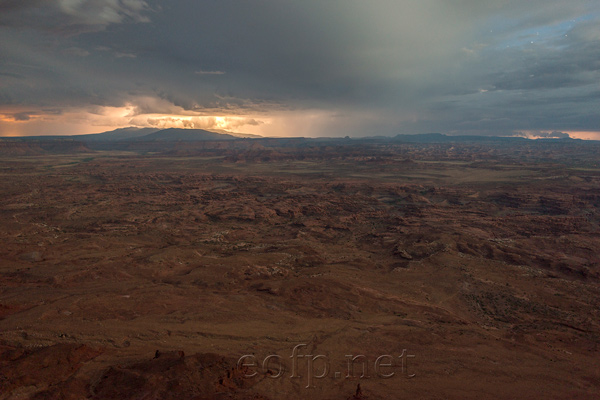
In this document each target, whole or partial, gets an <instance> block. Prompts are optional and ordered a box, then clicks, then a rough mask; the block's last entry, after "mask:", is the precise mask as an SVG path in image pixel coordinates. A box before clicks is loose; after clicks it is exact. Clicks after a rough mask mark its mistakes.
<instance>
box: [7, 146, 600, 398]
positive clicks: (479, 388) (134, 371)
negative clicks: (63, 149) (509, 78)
mask: <svg viewBox="0 0 600 400" xmlns="http://www.w3.org/2000/svg"><path fill="white" fill-rule="evenodd" d="M240 143H242V142H231V144H229V145H227V144H224V143H218V144H214V145H212V146H211V145H210V144H207V143H202V144H195V145H193V146H192V145H190V146H186V145H185V144H184V143H177V144H176V145H174V146H173V147H170V148H169V151H167V152H164V153H156V152H146V151H144V152H140V151H130V150H131V149H128V151H104V150H98V151H89V152H87V153H73V154H70V153H67V154H44V155H37V156H27V157H25V156H19V154H20V153H19V154H16V153H13V154H10V153H6V154H5V155H4V156H2V157H1V158H0V176H1V179H0V193H1V194H2V196H1V197H0V243H2V246H1V250H0V399H11V400H12V399H15V400H16V399H84V398H90V399H307V398H311V399H340V400H341V399H353V398H354V399H359V398H360V399H363V398H364V399H395V398H398V399H401V398H421V399H483V398H485V399H513V398H546V399H566V398H569V399H597V398H599V397H600V368H599V366H600V362H599V361H598V360H600V251H599V249H600V226H599V224H600V161H599V160H598V154H600V152H599V151H598V150H600V149H599V148H598V145H589V146H587V145H585V144H581V143H570V144H568V143H567V144H550V143H548V144H540V143H538V144H535V143H528V144H520V145H518V146H514V145H502V144H485V143H483V144H482V143H478V144H454V145H453V144H410V145H409V144H389V143H387V144H380V145H379V144H376V143H375V144H373V143H371V144H365V145H359V144H347V145H346V144H343V143H336V144H323V145H319V146H313V145H311V146H304V145H303V146H287V147H285V146H284V147H281V148H278V147H274V146H271V145H269V146H267V144H265V143H263V144H262V145H260V144H254V145H252V144H246V145H240ZM247 143H250V142H247ZM140 146H142V145H140ZM78 149H79V150H81V149H80V148H79V147H78ZM19 151H21V150H19ZM244 355H246V356H247V357H246V358H242V360H241V361H240V357H242V356H244ZM269 356H271V357H270V358H269ZM265 360H266V362H265V363H264V366H265V368H263V361H265ZM280 367H282V368H280ZM283 367H285V370H284V371H283Z"/></svg>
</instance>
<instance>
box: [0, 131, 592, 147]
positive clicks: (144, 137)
mask: <svg viewBox="0 0 600 400" xmlns="http://www.w3.org/2000/svg"><path fill="white" fill-rule="evenodd" d="M241 138H246V139H256V140H259V141H269V142H271V141H284V142H285V141H289V140H291V139H296V140H300V141H303V142H311V143H323V142H327V143H340V142H350V141H352V142H354V143H366V142H368V143H382V142H384V143H465V142H467V143H469V142H496V143H519V142H528V141H533V140H531V139H527V138H524V137H518V136H474V135H458V136H448V135H444V134H442V133H422V134H414V135H407V134H400V135H396V136H392V137H390V136H372V137H363V138H352V139H351V138H348V137H346V138H331V137H319V138H266V137H262V136H259V135H253V134H246V133H234V132H227V131H223V130H205V129H181V128H168V129H158V128H136V127H128V128H120V129H115V130H112V131H107V132H102V133H93V134H86V135H70V136H67V135H65V136H26V137H25V136H24V137H10V138H2V137H0V140H12V141H15V140H16V141H51V140H76V141H80V142H83V143H87V144H90V145H94V144H98V145H102V146H107V145H110V143H115V142H119V143H123V144H124V143H131V144H134V143H140V142H148V143H157V142H159V143H161V142H162V143H164V142H169V143H176V142H214V141H231V140H236V139H241ZM542 141H543V142H548V143H549V142H553V143H565V142H574V141H581V139H572V138H562V139H542ZM586 142H587V141H586ZM115 144H116V143H115Z"/></svg>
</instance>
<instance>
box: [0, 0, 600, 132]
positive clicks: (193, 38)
mask: <svg viewBox="0 0 600 400" xmlns="http://www.w3.org/2000/svg"><path fill="white" fill-rule="evenodd" d="M0 53H1V54H2V57H1V58H0V113H2V111H1V110H2V108H4V109H14V110H18V111H15V112H14V119H15V120H18V121H22V122H23V123H27V122H28V121H29V119H30V117H32V116H35V115H40V114H45V113H46V114H48V113H50V114H51V113H54V114H60V113H63V112H68V111H69V110H72V109H75V108H77V109H82V108H85V109H87V110H91V111H92V112H93V110H94V108H95V107H99V106H123V105H127V104H129V105H133V106H135V107H136V108H135V112H134V113H137V114H150V113H157V114H161V113H162V114H169V113H172V112H173V110H175V109H178V110H181V109H183V110H185V111H187V112H189V113H191V114H194V115H195V114H198V115H200V114H206V115H227V114H244V115H257V114H262V115H269V113H290V115H291V113H292V112H294V111H303V110H304V111H306V110H317V111H318V112H321V113H324V115H328V117H327V118H326V120H323V121H321V123H319V124H315V125H314V129H313V130H312V131H308V132H305V133H307V134H327V135H345V134H351V135H370V134H394V133H401V132H403V133H415V132H425V131H438V132H447V133H480V134H481V133H483V134H510V133H511V132H520V131H527V130H530V131H541V132H545V131H548V132H554V131H556V132H569V131H597V130H600V114H599V113H598V112H597V110H598V109H600V3H598V2H594V1H587V0H573V1H571V2H569V3H568V4H567V3H566V2H563V1H557V0H531V1H528V2H523V1H513V0H456V1H451V2H450V1H445V0H402V1H398V0H372V1H368V2H367V1H362V0H328V1H322V0H305V1H292V0H245V1H242V0H237V1H233V0H219V1H197V0H176V1H157V0H155V1H152V0H145V1H143V0H55V1H48V0H45V1H42V0H5V1H0ZM4 114H5V115H6V112H5V113H4ZM133 117H135V116H133ZM294 123H302V120H301V119H300V120H298V119H295V120H294ZM282 134H285V133H284V132H282Z"/></svg>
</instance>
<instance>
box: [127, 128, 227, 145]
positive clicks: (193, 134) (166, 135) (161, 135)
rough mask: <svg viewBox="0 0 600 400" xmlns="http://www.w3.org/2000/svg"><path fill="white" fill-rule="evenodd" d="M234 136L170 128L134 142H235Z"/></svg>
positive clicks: (137, 138)
mask: <svg viewBox="0 0 600 400" xmlns="http://www.w3.org/2000/svg"><path fill="white" fill-rule="evenodd" d="M235 139H238V138H236V137H235V136H233V135H228V134H225V133H216V132H211V131H205V130H204V129H178V128H169V129H163V130H160V131H156V132H153V133H150V134H148V135H144V136H140V137H136V138H134V139H132V140H135V141H147V142H198V141H210V140H235Z"/></svg>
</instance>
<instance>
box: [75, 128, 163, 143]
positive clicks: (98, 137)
mask: <svg viewBox="0 0 600 400" xmlns="http://www.w3.org/2000/svg"><path fill="white" fill-rule="evenodd" d="M159 130H160V129H157V128H134V127H129V128H120V129H115V130H113V131H108V132H102V133H93V134H89V135H76V136H73V137H74V138H77V139H78V140H83V141H86V142H104V141H121V140H132V139H136V138H139V137H142V136H146V135H149V134H151V133H154V132H156V131H159Z"/></svg>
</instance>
